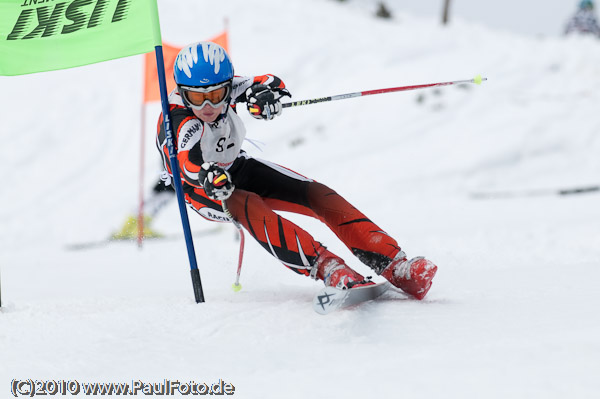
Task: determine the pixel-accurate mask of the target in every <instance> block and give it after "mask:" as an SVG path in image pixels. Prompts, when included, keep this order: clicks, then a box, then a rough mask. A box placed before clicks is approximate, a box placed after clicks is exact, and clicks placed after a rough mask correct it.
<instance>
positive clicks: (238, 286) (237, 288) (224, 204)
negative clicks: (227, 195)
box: [221, 200, 245, 292]
mask: <svg viewBox="0 0 600 399" xmlns="http://www.w3.org/2000/svg"><path fill="white" fill-rule="evenodd" d="M221 207H222V208H223V212H225V215H227V217H229V219H231V221H232V222H233V225H234V226H235V227H236V228H237V230H238V233H239V234H240V252H239V255H238V267H237V273H236V276H235V283H233V284H232V285H231V289H232V290H234V291H235V292H238V291H240V290H241V289H242V285H241V284H240V274H241V273H242V260H243V259H244V243H245V238H244V230H243V229H242V225H241V224H240V223H239V222H238V221H237V220H235V219H234V218H233V215H232V214H231V212H229V209H227V202H226V201H225V200H222V201H221Z"/></svg>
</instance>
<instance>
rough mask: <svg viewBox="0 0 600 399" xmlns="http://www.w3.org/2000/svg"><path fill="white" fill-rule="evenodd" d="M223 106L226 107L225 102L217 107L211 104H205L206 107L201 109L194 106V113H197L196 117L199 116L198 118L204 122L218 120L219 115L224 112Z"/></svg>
mask: <svg viewBox="0 0 600 399" xmlns="http://www.w3.org/2000/svg"><path fill="white" fill-rule="evenodd" d="M223 107H225V104H223V105H221V106H220V107H217V108H213V107H211V106H210V105H209V104H204V107H202V108H201V109H195V108H194V109H192V111H193V112H194V115H196V117H198V119H200V120H201V121H202V122H209V123H210V122H214V121H216V120H217V118H218V117H219V115H221V114H222V113H223Z"/></svg>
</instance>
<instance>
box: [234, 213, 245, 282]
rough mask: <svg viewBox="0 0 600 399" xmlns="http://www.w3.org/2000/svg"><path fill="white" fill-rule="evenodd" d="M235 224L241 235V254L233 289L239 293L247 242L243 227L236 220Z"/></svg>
mask: <svg viewBox="0 0 600 399" xmlns="http://www.w3.org/2000/svg"><path fill="white" fill-rule="evenodd" d="M232 220H233V219H232ZM233 224H234V225H235V227H237V229H238V233H239V234H240V254H239V256H238V267H237V274H236V275H235V283H233V285H232V286H231V289H232V290H234V291H235V292H238V291H240V290H241V289H242V285H241V284H240V274H241V273H242V260H243V259H244V241H245V240H244V230H242V226H241V225H240V224H239V223H238V222H236V221H235V220H234V221H233Z"/></svg>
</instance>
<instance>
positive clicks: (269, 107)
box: [246, 84, 292, 120]
mask: <svg viewBox="0 0 600 399" xmlns="http://www.w3.org/2000/svg"><path fill="white" fill-rule="evenodd" d="M283 96H288V97H291V96H292V95H291V94H290V92H289V91H288V90H287V89H279V88H270V87H269V86H266V85H263V84H255V85H252V86H250V87H249V88H248V89H247V90H246V101H247V104H246V105H247V106H248V111H249V112H250V115H252V116H253V117H254V118H256V119H264V120H271V119H273V118H274V117H275V116H276V115H281V110H282V108H281V102H280V101H279V99H281V97H283Z"/></svg>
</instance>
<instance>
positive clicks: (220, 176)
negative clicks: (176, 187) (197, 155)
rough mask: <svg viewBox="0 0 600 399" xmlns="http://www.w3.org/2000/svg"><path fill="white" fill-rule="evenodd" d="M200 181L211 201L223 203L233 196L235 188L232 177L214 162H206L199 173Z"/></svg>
mask: <svg viewBox="0 0 600 399" xmlns="http://www.w3.org/2000/svg"><path fill="white" fill-rule="evenodd" d="M198 181H199V182H200V184H202V187H203V188H204V192H206V195H208V197H209V198H210V199H213V200H217V201H223V200H226V199H227V198H229V197H230V196H231V194H232V193H233V190H234V189H235V186H234V185H233V183H232V182H231V175H229V172H227V171H226V170H225V169H223V168H221V167H220V166H218V165H217V164H215V163H214V162H205V163H203V164H202V167H201V169H200V172H198Z"/></svg>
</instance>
